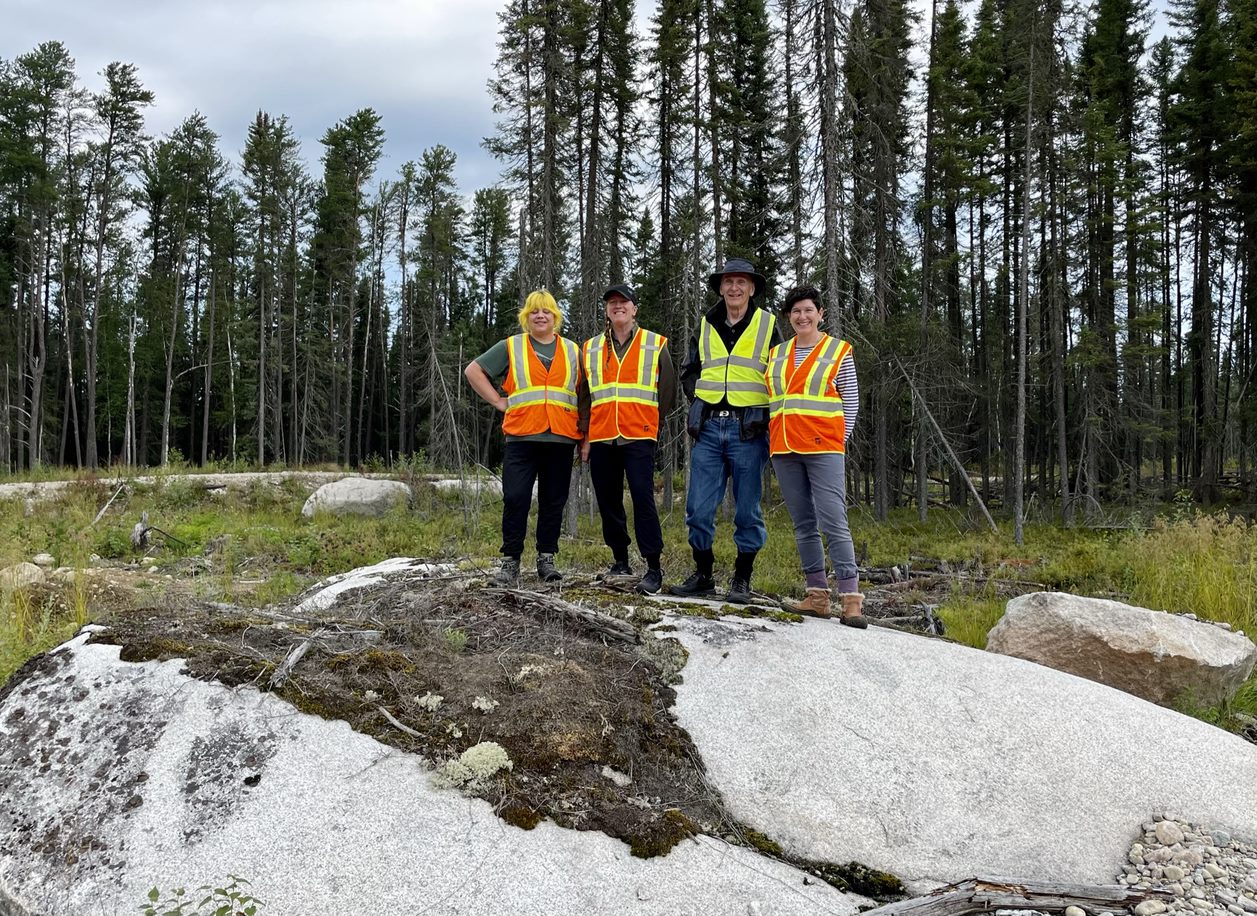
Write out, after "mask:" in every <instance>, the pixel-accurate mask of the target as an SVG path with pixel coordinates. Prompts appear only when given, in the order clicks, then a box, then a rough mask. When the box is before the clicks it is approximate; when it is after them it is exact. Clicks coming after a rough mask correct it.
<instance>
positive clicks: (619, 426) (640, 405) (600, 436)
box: [585, 328, 668, 442]
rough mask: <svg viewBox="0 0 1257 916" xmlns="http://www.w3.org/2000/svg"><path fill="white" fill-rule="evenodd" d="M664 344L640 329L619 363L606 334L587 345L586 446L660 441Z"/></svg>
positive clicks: (665, 341)
mask: <svg viewBox="0 0 1257 916" xmlns="http://www.w3.org/2000/svg"><path fill="white" fill-rule="evenodd" d="M667 342H668V339H667V338H666V337H664V336H662V335H660V334H656V333H654V332H653V331H647V330H644V329H642V328H638V329H637V333H635V334H634V335H633V339H632V340H631V341H630V342H629V345H628V348H627V349H626V350H625V351H624V359H623V361H621V360H620V358H619V357H618V356H616V354H615V347H614V346H610V345H608V343H607V335H606V334H599V335H598V336H597V337H591V338H590V339H589V340H587V341H585V379H586V381H587V382H588V383H589V441H590V442H606V441H608V440H611V439H617V438H624V439H655V438H657V437H658V435H659V354H660V351H661V350H662V349H663V346H664V344H666V343H667Z"/></svg>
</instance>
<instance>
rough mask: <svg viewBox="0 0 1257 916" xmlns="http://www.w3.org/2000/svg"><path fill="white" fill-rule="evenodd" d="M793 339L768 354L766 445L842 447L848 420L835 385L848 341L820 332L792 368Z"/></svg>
mask: <svg viewBox="0 0 1257 916" xmlns="http://www.w3.org/2000/svg"><path fill="white" fill-rule="evenodd" d="M794 345H795V341H793V340H792V341H790V342H789V343H784V344H779V345H778V346H776V347H774V348H773V351H772V353H771V354H769V364H768V371H767V373H766V374H765V378H766V379H767V382H768V407H769V411H770V414H769V419H768V448H769V451H770V452H772V454H774V455H783V454H788V453H790V452H794V453H801V454H817V453H822V452H837V453H839V454H843V453H844V452H845V451H846V438H847V423H846V417H845V416H844V414H843V410H842V397H841V396H840V395H839V394H838V392H837V391H836V390H835V388H834V380H835V379H836V378H837V377H838V369H839V367H840V366H841V365H842V361H843V360H844V359H846V358H847V355H848V354H849V353H850V352H851V344H849V343H847V342H846V341H845V340H838V339H837V338H835V337H830V336H829V335H828V334H823V335H822V336H821V339H820V340H819V341H818V342H817V344H816V346H815V347H813V348H812V352H811V353H809V354H808V355H807V358H806V359H804V360H803V362H802V363H800V364H799V365H798V367H797V368H796V367H795V365H794Z"/></svg>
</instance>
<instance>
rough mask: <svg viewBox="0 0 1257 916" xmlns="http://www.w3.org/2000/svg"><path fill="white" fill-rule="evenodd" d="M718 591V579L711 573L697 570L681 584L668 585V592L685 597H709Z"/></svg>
mask: <svg viewBox="0 0 1257 916" xmlns="http://www.w3.org/2000/svg"><path fill="white" fill-rule="evenodd" d="M715 591H716V580H715V579H713V578H712V577H711V576H710V575H707V574H705V573H701V572H695V573H692V574H691V575H690V577H689V578H688V579H686V580H685V581H684V582H682V583H681V584H680V585H670V586H668V593H669V594H672V595H680V596H681V597H683V598H707V597H709V596H710V595H712V594H714V593H715Z"/></svg>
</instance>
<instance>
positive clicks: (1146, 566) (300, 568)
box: [0, 475, 1257, 681]
mask: <svg viewBox="0 0 1257 916" xmlns="http://www.w3.org/2000/svg"><path fill="white" fill-rule="evenodd" d="M75 480H76V482H75V484H74V485H73V486H71V487H69V488H67V489H66V490H65V492H64V493H62V494H61V495H60V496H59V497H57V498H56V499H53V500H49V501H45V502H40V503H37V504H35V505H34V508H33V511H31V513H30V514H29V515H27V514H26V513H24V512H23V511H22V508H21V507H22V503H21V502H11V503H8V504H0V510H2V511H0V567H4V566H8V565H10V564H12V563H16V562H19V561H23V560H29V559H30V558H31V557H32V556H34V555H35V554H37V553H41V552H45V551H46V552H49V553H51V554H53V556H55V557H56V558H57V561H58V563H59V564H61V565H65V566H87V565H89V562H90V559H89V558H90V557H91V555H92V554H98V555H100V556H101V557H105V558H107V559H113V560H134V559H136V556H135V553H134V551H133V550H132V548H131V545H130V532H131V528H132V526H133V525H134V524H135V522H136V521H138V520H139V517H140V513H141V512H143V511H148V513H149V520H150V522H151V523H152V524H155V525H157V526H158V527H159V528H162V529H164V530H165V531H167V532H169V533H170V534H172V535H173V536H174V537H176V538H177V539H178V540H179V541H181V542H183V543H181V544H174V543H172V544H169V545H168V546H167V547H166V548H165V549H163V550H161V551H159V552H158V553H157V556H158V557H159V559H160V561H161V562H162V563H168V562H171V561H175V560H178V559H179V558H181V557H194V556H195V557H200V556H203V555H208V556H209V559H210V563H211V571H210V572H209V573H208V574H205V575H203V576H201V577H200V578H199V579H197V580H196V587H197V588H198V589H200V594H202V595H203V596H204V597H205V598H207V599H209V600H228V601H236V602H239V603H246V604H254V605H261V604H268V603H274V602H279V601H282V600H284V599H285V598H287V597H289V596H290V595H293V594H295V593H297V592H299V591H301V590H302V589H303V588H305V587H306V586H307V585H309V584H310V583H311V582H313V581H315V580H317V579H320V578H323V577H325V576H328V575H331V574H334V573H339V572H344V571H346V570H348V569H352V568H354V567H357V566H363V565H366V564H370V563H376V562H379V561H380V560H384V559H387V558H388V557H393V556H413V557H423V558H430V559H438V560H450V561H461V560H473V561H478V562H481V563H484V564H486V565H492V564H494V563H496V558H497V553H498V547H499V544H500V521H501V502H500V501H499V500H497V499H494V498H491V497H488V496H484V497H480V498H479V499H477V498H475V497H471V498H469V499H468V501H467V502H466V503H464V501H463V499H462V497H460V495H459V494H457V493H441V492H438V491H436V490H434V489H432V488H430V487H424V486H419V487H417V493H416V501H415V505H414V507H413V508H412V509H410V510H398V511H395V512H394V513H393V514H391V515H389V516H387V517H385V518H381V519H369V518H359V517H336V516H330V515H323V516H319V517H318V518H315V519H304V518H302V517H301V514H300V510H301V506H302V503H303V502H304V500H305V497H306V492H307V491H306V489H305V488H304V487H303V486H301V485H300V484H297V483H295V482H292V481H289V482H286V483H284V484H281V485H279V486H271V485H266V484H259V485H255V486H252V487H250V488H248V489H247V490H245V491H243V492H232V493H230V494H228V495H227V496H225V497H209V496H207V495H206V494H205V492H204V491H203V490H202V489H201V488H199V487H196V486H194V485H193V484H191V483H187V482H184V481H179V480H166V479H159V480H158V482H157V483H155V484H152V485H148V486H136V487H134V488H133V490H132V492H130V493H129V494H124V495H121V496H119V497H118V498H117V499H116V500H115V502H114V503H113V504H112V506H111V507H110V509H109V511H108V512H107V513H106V514H105V516H104V517H102V518H101V519H100V521H99V522H97V523H96V524H94V525H93V524H92V521H93V519H94V518H95V516H96V514H97V512H98V511H99V510H100V507H101V506H103V505H104V504H105V503H106V501H108V499H109V497H110V496H111V495H112V494H113V487H112V486H111V484H110V483H109V482H108V481H106V480H99V479H96V478H93V477H91V476H90V475H88V476H82V477H79V478H75ZM677 492H678V500H677V504H676V505H674V506H673V507H672V508H671V509H670V510H665V511H664V512H662V513H661V519H662V523H663V530H664V541H665V544H666V550H665V554H664V565H665V569H666V572H667V578H668V580H669V581H674V580H676V579H679V578H683V577H684V576H685V575H687V574H688V573H689V572H690V570H691V564H692V560H691V558H690V551H689V548H688V546H687V544H686V529H685V521H684V518H685V512H684V507H683V505H682V499H683V496H682V494H683V491H682V489H681V488H680V487H678V489H677ZM764 505H765V520H766V523H767V526H768V531H769V537H768V543H767V545H766V546H765V548H764V550H763V551H762V553H761V554H760V557H759V559H758V561H757V563H756V574H755V587H756V588H757V589H759V590H762V591H766V592H770V593H777V594H798V593H799V590H800V588H801V586H802V570H801V568H800V565H799V558H798V552H797V550H796V548H795V544H794V537H793V526H792V525H791V523H790V519H789V516H788V514H787V513H786V510H785V507H784V505H783V504H782V503H781V499H780V496H779V494H778V493H777V491H776V489H775V487H773V488H770V490H769V491H768V492H767V493H766V494H765V501H764ZM1167 513H1168V514H1167V515H1165V516H1164V517H1163V518H1161V519H1160V520H1157V521H1155V522H1154V523H1153V524H1152V526H1151V527H1149V528H1146V529H1137V530H1130V531H1117V530H1105V531H1095V530H1088V529H1082V528H1079V529H1073V530H1066V529H1064V528H1061V527H1060V526H1059V525H1057V524H1055V523H1053V522H1044V521H1032V522H1030V523H1029V524H1027V526H1026V534H1025V544H1024V545H1023V546H1022V547H1016V546H1015V545H1013V543H1012V528H1011V523H1009V522H1008V521H1006V520H999V524H1000V530H999V531H998V532H994V533H993V532H991V531H990V529H989V528H988V527H987V525H986V523H985V521H984V520H983V519H982V518H981V517H980V516H975V515H973V514H969V513H965V512H963V511H942V510H934V511H932V512H931V513H930V516H929V519H928V520H927V521H926V522H920V521H918V520H917V517H916V512H915V510H912V509H902V510H897V511H895V512H893V513H892V514H891V517H890V518H889V519H888V520H887V521H885V522H878V521H876V520H875V519H874V518H873V517H872V514H871V512H870V511H869V510H868V509H867V508H864V507H860V506H857V507H855V508H854V509H853V510H852V512H851V528H852V536H853V539H854V541H855V543H856V546H857V550H859V551H860V552H862V553H863V554H865V555H866V556H867V562H868V563H869V564H870V565H873V566H889V565H892V564H902V563H905V562H909V561H911V562H913V563H914V564H915V565H916V566H918V567H921V566H924V565H926V561H927V560H928V561H931V562H932V561H936V560H945V561H947V562H948V563H950V564H952V565H953V566H954V567H957V568H965V569H969V570H971V571H974V572H977V571H979V570H980V571H981V572H982V573H983V574H984V575H986V576H990V577H993V578H996V579H999V578H1005V579H1015V580H1019V581H1027V582H1033V583H1040V584H1042V585H1043V586H1045V587H1047V588H1051V589H1059V590H1066V591H1072V592H1076V593H1079V594H1084V595H1103V596H1112V597H1117V598H1121V599H1125V600H1129V601H1131V602H1132V603H1135V604H1140V605H1143V606H1146V607H1153V608H1161V609H1165V610H1176V611H1192V612H1194V613H1196V614H1198V615H1199V616H1201V617H1204V618H1207V619H1211V620H1221V621H1225V622H1227V623H1229V624H1231V626H1232V627H1233V628H1235V629H1237V630H1245V631H1246V632H1248V633H1254V632H1257V606H1255V602H1257V530H1254V526H1253V525H1248V524H1245V523H1244V522H1242V521H1231V520H1228V519H1225V518H1221V517H1216V516H1210V515H1204V514H1196V513H1191V512H1184V511H1183V510H1182V509H1181V507H1179V508H1176V507H1172V506H1171V507H1167ZM577 522H578V523H577V531H576V536H575V537H565V538H564V540H563V541H562V544H561V550H560V557H559V559H560V564H561V566H562V567H564V568H567V569H572V570H583V571H588V572H592V571H595V570H600V569H602V568H604V567H605V566H606V565H607V564H608V563H609V562H610V560H611V556H610V552H609V551H608V549H607V548H606V546H605V545H604V544H603V543H602V533H601V525H600V522H599V520H598V519H597V517H596V516H593V517H591V514H590V512H589V511H588V509H586V510H585V511H583V512H581V513H580V516H579V518H578V520H577ZM732 530H733V523H732V519H731V518H726V517H725V515H724V513H723V511H721V512H720V513H719V514H718V516H717V537H716V548H715V549H716V562H717V573H718V575H720V576H727V575H728V574H729V572H730V571H731V570H732V567H733V559H734V555H735V549H734V547H733V543H732ZM531 559H532V557H531V550H530V551H529V552H528V553H526V555H525V557H524V560H525V563H530V562H531ZM636 562H637V565H638V566H640V565H641V563H640V561H636ZM0 600H3V601H4V602H5V603H4V604H2V605H0V681H2V680H3V679H4V678H6V677H7V676H8V674H9V673H10V672H11V671H12V670H13V669H14V668H15V667H16V665H17V664H20V662H21V661H22V660H23V659H24V658H25V657H27V656H29V655H30V654H33V653H35V652H38V651H42V650H43V649H45V648H47V647H48V646H49V645H53V644H55V643H56V642H58V641H60V640H61V639H63V638H65V636H66V635H68V634H69V633H72V632H73V630H74V628H75V626H76V625H77V624H78V622H79V619H80V618H81V619H83V620H86V619H87V617H88V615H89V612H90V609H89V608H87V607H86V596H85V594H83V595H82V596H80V601H79V603H80V604H81V605H82V607H81V608H80V609H79V610H72V611H70V612H64V611H63V612H61V613H59V614H57V613H54V614H49V613H46V612H44V611H42V610H41V609H40V608H38V607H34V606H28V607H26V608H24V609H23V608H22V607H21V606H20V602H21V601H23V600H25V599H23V598H21V597H20V596H16V597H15V596H9V597H8V598H3V599H0ZM70 603H71V605H74V604H75V602H74V601H71V602H70ZM1002 612H1003V601H1002V600H1001V599H999V598H997V597H996V593H995V591H994V590H993V589H986V590H983V589H970V588H966V587H963V586H960V585H958V586H957V587H956V588H955V589H954V590H953V593H952V595H951V597H950V598H949V599H948V600H947V601H946V602H945V603H944V604H943V605H942V606H941V607H940V609H939V615H940V616H941V617H942V618H943V620H944V622H945V623H946V625H947V628H948V635H950V636H951V637H953V638H955V639H957V640H958V641H960V642H963V643H966V644H968V645H973V646H977V647H983V646H985V644H986V634H987V632H988V631H989V630H990V628H991V627H992V626H993V625H994V624H995V622H996V621H997V620H998V619H999V616H1000V615H1001V614H1002Z"/></svg>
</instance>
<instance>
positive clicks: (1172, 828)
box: [1155, 821, 1184, 846]
mask: <svg viewBox="0 0 1257 916" xmlns="http://www.w3.org/2000/svg"><path fill="white" fill-rule="evenodd" d="M1155 832H1156V835H1157V841H1158V842H1159V843H1161V845H1162V846H1173V845H1174V844H1175V843H1181V842H1183V840H1184V835H1183V830H1182V828H1180V827H1179V825H1178V824H1176V823H1174V822H1173V821H1161V822H1160V823H1158V824H1157V826H1156V831H1155Z"/></svg>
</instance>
